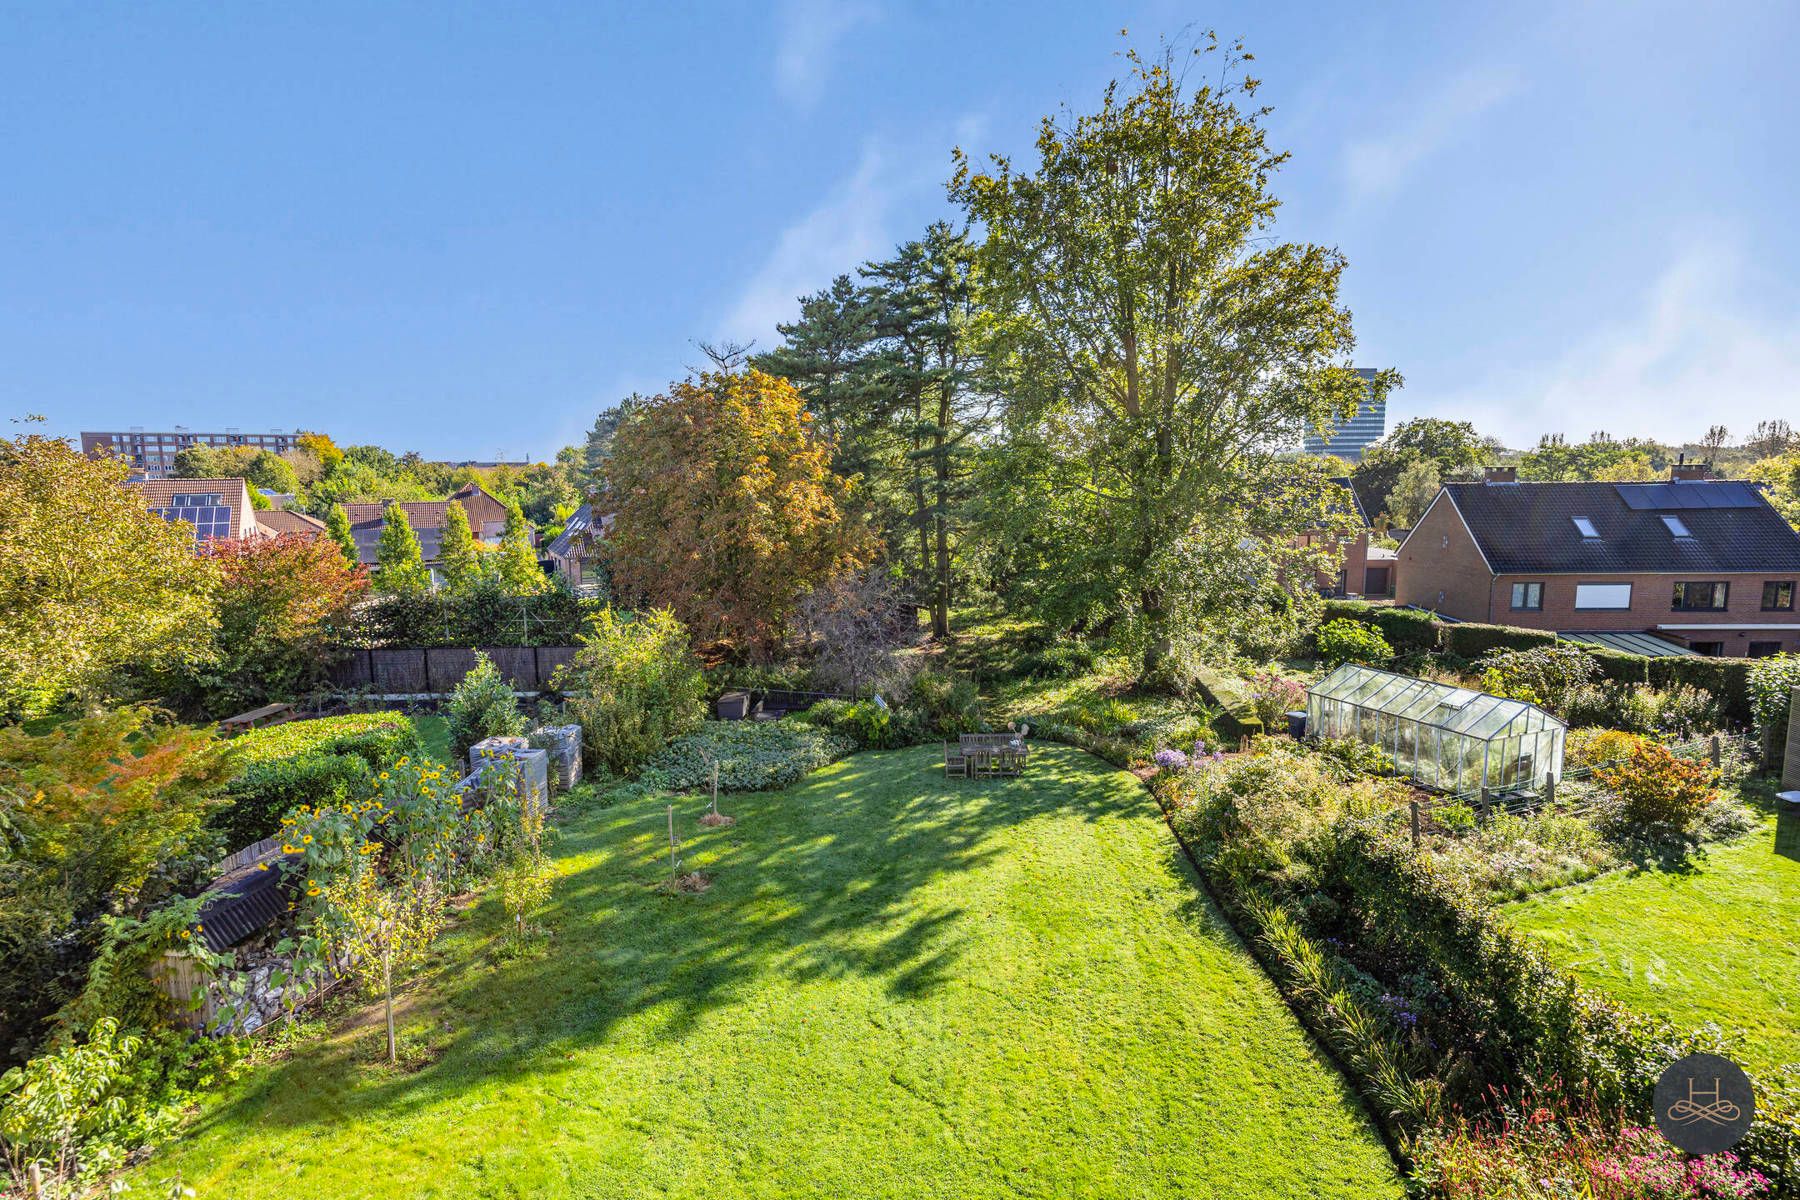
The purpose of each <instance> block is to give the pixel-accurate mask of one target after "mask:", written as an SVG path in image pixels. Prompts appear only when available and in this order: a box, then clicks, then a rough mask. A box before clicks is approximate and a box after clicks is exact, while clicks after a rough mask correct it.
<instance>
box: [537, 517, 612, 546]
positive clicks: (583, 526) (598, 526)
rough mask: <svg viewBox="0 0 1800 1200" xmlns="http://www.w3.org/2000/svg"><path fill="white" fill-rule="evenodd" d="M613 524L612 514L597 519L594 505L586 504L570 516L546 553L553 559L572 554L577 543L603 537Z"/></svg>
mask: <svg viewBox="0 0 1800 1200" xmlns="http://www.w3.org/2000/svg"><path fill="white" fill-rule="evenodd" d="M611 524H612V514H611V513H603V514H602V515H601V516H599V517H595V516H594V508H593V505H591V504H584V505H582V506H581V507H580V508H578V509H576V510H575V512H574V514H573V515H572V516H570V518H569V520H568V523H567V524H565V525H564V526H563V529H562V532H561V533H559V534H557V535H556V538H555V540H553V541H552V542H551V543H550V544H549V545H548V546H545V547H544V553H545V554H546V555H550V556H553V557H562V556H564V555H567V554H571V553H573V552H574V551H575V548H576V543H577V542H586V541H588V540H590V539H592V538H596V537H600V536H602V535H603V534H605V532H606V529H607V527H608V526H609V525H611Z"/></svg>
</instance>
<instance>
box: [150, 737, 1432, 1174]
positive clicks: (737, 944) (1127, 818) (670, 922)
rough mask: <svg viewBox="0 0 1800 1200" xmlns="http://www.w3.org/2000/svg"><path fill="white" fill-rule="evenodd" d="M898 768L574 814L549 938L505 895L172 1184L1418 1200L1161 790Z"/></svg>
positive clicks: (201, 1125)
mask: <svg viewBox="0 0 1800 1200" xmlns="http://www.w3.org/2000/svg"><path fill="white" fill-rule="evenodd" d="M937 764H938V759H937V752H936V749H935V748H925V749H914V750H902V751H892V752H887V753H881V754H863V755H858V756H855V757H853V758H850V759H848V760H846V761H844V762H841V763H838V764H835V765H833V766H831V767H827V768H825V769H824V770H822V771H820V772H818V773H816V774H815V775H813V776H811V777H809V778H808V779H807V780H806V781H804V782H803V783H801V784H800V785H798V786H796V787H794V788H792V789H790V790H788V791H786V792H777V793H765V794H756V795H736V796H731V797H728V798H726V799H724V800H723V801H722V802H721V808H722V809H723V810H724V811H726V812H728V813H730V814H732V815H734V816H735V817H736V818H737V820H738V824H737V825H736V826H735V827H730V828H724V829H717V830H706V829H703V828H701V827H699V826H698V825H697V824H696V819H697V818H698V817H699V816H700V815H701V813H702V811H703V808H702V805H701V804H700V803H699V802H697V801H696V800H693V799H681V800H679V801H677V806H678V828H679V831H680V835H681V838H682V848H681V856H682V859H683V869H684V870H695V869H698V870H700V871H703V872H705V873H706V874H707V875H709V876H710V877H711V880H712V885H711V887H710V889H709V890H707V891H706V892H704V893H702V894H698V895H672V894H669V893H667V892H665V891H662V890H659V888H658V886H657V885H658V883H659V881H660V880H662V879H664V878H665V877H666V876H667V874H668V853H669V851H668V840H667V832H666V824H665V822H666V815H665V812H666V810H665V807H664V801H663V800H662V799H661V798H651V799H649V800H647V801H644V802H639V803H633V804H629V805H623V806H620V807H618V808H613V809H603V810H595V811H591V812H588V813H585V814H582V815H579V816H576V817H573V818H571V819H568V820H567V821H566V822H565V826H564V829H563V835H562V837H561V840H560V842H559V844H558V846H557V857H558V865H559V869H560V873H561V878H560V879H559V882H558V888H557V892H556V895H555V897H554V899H553V900H552V901H551V904H550V906H549V909H548V911H547V913H546V921H547V923H548V924H549V925H550V927H551V928H552V930H553V936H552V939H551V941H550V943H549V945H548V948H547V949H544V950H542V951H540V952H538V953H536V954H535V955H528V956H525V957H522V958H521V957H509V956H507V955H505V954H503V953H501V952H500V950H499V943H498V934H499V929H500V924H501V914H500V913H499V912H498V911H497V908H496V906H495V904H494V903H493V902H492V901H488V902H486V903H484V904H483V905H482V906H480V907H479V908H478V909H476V910H475V911H474V912H473V913H472V914H471V915H470V917H469V918H468V919H467V920H466V921H465V922H464V923H463V924H462V926H460V927H459V928H458V929H457V930H456V931H455V932H453V933H452V934H451V935H449V937H448V938H447V939H446V942H445V944H444V947H443V950H442V953H441V955H440V960H441V961H440V962H439V964H438V966H437V967H436V969H435V973H434V977H433V978H432V979H431V980H429V981H428V983H426V984H422V985H420V986H419V987H418V988H416V989H415V993H414V996H415V999H414V1002H413V1003H412V1004H410V1005H409V1006H408V1011H407V1013H406V1015H405V1019H404V1022H403V1025H404V1033H405V1037H406V1038H407V1039H408V1040H409V1041H410V1042H411V1043H412V1044H413V1045H414V1046H415V1047H423V1052H424V1054H425V1055H426V1056H427V1057H431V1058H432V1059H433V1061H430V1062H429V1064H428V1065H425V1066H423V1067H422V1068H420V1069H418V1070H416V1071H414V1072H413V1073H410V1074H391V1073H389V1071H388V1070H387V1069H386V1068H385V1067H383V1066H380V1065H376V1064H373V1063H372V1062H371V1061H370V1060H372V1059H373V1058H374V1057H375V1056H376V1055H377V1053H378V1051H377V1046H378V1041H379V1037H380V1034H379V1031H378V1029H377V1027H376V1026H375V1024H373V1023H369V1024H366V1025H364V1026H363V1027H361V1028H359V1029H354V1030H349V1031H344V1032H340V1033H338V1034H336V1035H334V1036H333V1037H331V1038H329V1039H328V1040H325V1041H323V1042H320V1043H316V1044H312V1045H309V1046H307V1047H305V1048H303V1049H302V1050H300V1051H299V1052H298V1053H296V1054H295V1055H294V1056H293V1057H292V1058H291V1059H290V1060H288V1061H287V1062H285V1063H282V1064H277V1065H275V1066H272V1067H266V1068H263V1069H261V1070H260V1071H259V1072H258V1073H257V1074H255V1075H253V1076H251V1077H249V1078H247V1079H245V1080H243V1081H241V1082H240V1083H238V1084H237V1085H234V1087H233V1089H232V1090H231V1091H230V1092H229V1093H228V1094H227V1096H226V1097H225V1098H223V1099H222V1100H221V1101H220V1102H218V1103H216V1104H215V1105H213V1106H212V1108H211V1109H210V1110H209V1111H208V1112H206V1113H205V1114H203V1116H202V1117H201V1119H200V1120H199V1122H198V1124H197V1126H196V1128H195V1129H194V1131H193V1132H192V1133H191V1135H190V1137H189V1138H188V1140H187V1141H185V1142H184V1143H182V1144H180V1145H178V1146H175V1147H172V1148H170V1149H169V1150H168V1151H166V1152H165V1153H163V1154H162V1155H160V1156H159V1157H158V1158H157V1159H155V1160H153V1161H152V1162H150V1163H149V1164H147V1165H146V1166H145V1167H143V1168H142V1169H141V1170H140V1172H139V1178H140V1179H142V1180H145V1181H154V1180H160V1179H164V1178H168V1177H170V1176H172V1175H174V1174H175V1173H176V1172H179V1173H180V1175H181V1177H182V1179H183V1180H185V1181H186V1182H187V1183H188V1184H189V1185H191V1186H194V1187H196V1188H197V1189H198V1190H199V1193H200V1194H201V1195H203V1196H212V1195H219V1196H224V1195H229V1196H232V1197H238V1198H245V1200H254V1198H257V1197H281V1198H283V1200H292V1198H293V1197H298V1196H309V1197H310V1196H331V1197H353V1196H382V1197H398V1196H406V1197H413V1196H439V1197H459V1198H467V1197H487V1196H531V1197H570V1196H588V1197H605V1198H607V1200H619V1198H624V1197H636V1196H659V1197H660V1196H693V1197H703V1198H705V1200H722V1198H727V1197H829V1198H832V1200H837V1198H841V1197H858V1198H863V1197H907V1198H912V1197H926V1196H942V1197H965V1196H966V1197H980V1198H984V1200H985V1198H988V1197H1001V1196H1058V1197H1061V1196H1117V1197H1132V1198H1133V1200H1143V1198H1155V1197H1200V1196H1220V1197H1225V1196H1230V1197H1271V1198H1273V1197H1302V1196H1305V1197H1312V1196H1319V1197H1333V1196H1342V1197H1378V1196H1390V1197H1397V1196H1398V1195H1399V1193H1400V1186H1399V1183H1398V1181H1397V1179H1396V1177H1395V1174H1394V1171H1393V1168H1392V1165H1391V1163H1390V1162H1389V1160H1388V1158H1387V1156H1386V1155H1385V1153H1384V1152H1383V1150H1382V1148H1381V1146H1380V1144H1379V1142H1378V1141H1377V1140H1376V1138H1375V1137H1374V1135H1373V1133H1372V1132H1371V1130H1370V1128H1369V1126H1368V1124H1367V1122H1366V1121H1365V1119H1364V1117H1363V1115H1362V1114H1361V1112H1360V1110H1359V1109H1358V1108H1357V1107H1356V1106H1355V1104H1354V1102H1353V1101H1352V1099H1351V1098H1350V1096H1349V1094H1348V1090H1347V1088H1346V1086H1345V1084H1344V1083H1343V1081H1342V1080H1341V1078H1340V1077H1339V1076H1338V1075H1336V1074H1335V1073H1334V1072H1333V1071H1332V1070H1331V1068H1330V1067H1329V1066H1328V1065H1327V1064H1325V1063H1324V1062H1322V1061H1321V1060H1320V1058H1319V1056H1318V1054H1317V1053H1316V1051H1315V1050H1314V1048H1313V1046H1312V1045H1311V1044H1310V1043H1309V1042H1308V1041H1307V1039H1306V1038H1305V1037H1304V1035H1303V1034H1302V1033H1301V1031H1300V1030H1299V1028H1298V1027H1297V1026H1296V1024H1295V1022H1294V1020H1293V1019H1292V1017H1291V1015H1290V1014H1289V1013H1288V1011H1287V1010H1286V1009H1285V1008H1284V1007H1283V1006H1282V1004H1281V1002H1280V1000H1279V998H1278V997H1277V995H1276V993H1275V990H1274V988H1273V987H1272V986H1271V985H1270V983H1269V982H1268V981H1267V980H1266V979H1265V978H1264V977H1263V976H1262V975H1261V974H1260V973H1259V972H1258V970H1257V968H1256V966H1255V964H1254V963H1253V961H1252V960H1251V959H1250V958H1249V957H1248V955H1247V954H1246V953H1245V951H1244V950H1243V948H1242V947H1241V946H1240V945H1239V944H1238V943H1237V941H1236V940H1235V938H1234V937H1233V936H1232V935H1231V933H1230V932H1229V930H1228V929H1227V928H1225V927H1224V926H1223V924H1222V922H1221V920H1220V918H1219V917H1218V915H1217V913H1216V912H1215V911H1214V910H1213V909H1212V908H1211V907H1210V906H1209V905H1208V904H1207V903H1206V902H1205V900H1204V899H1203V893H1202V892H1201V891H1200V889H1199V887H1198V886H1197V884H1196V881H1195V879H1194V878H1193V876H1192V874H1191V871H1190V869H1189V867H1188V866H1187V864H1186V862H1185V860H1184V859H1182V858H1181V857H1179V855H1178V853H1177V852H1176V850H1175V848H1174V845H1173V842H1172V839H1171V837H1170V835H1169V833H1168V830H1167V828H1166V827H1165V826H1164V825H1163V824H1162V823H1161V821H1160V820H1159V819H1158V818H1157V816H1156V813H1155V809H1154V806H1153V804H1152V802H1151V801H1150V799H1149V798H1148V796H1147V795H1146V794H1145V793H1144V791H1143V790H1142V789H1141V788H1140V787H1139V786H1138V785H1137V783H1136V781H1135V780H1133V779H1132V778H1130V777H1129V776H1127V775H1124V774H1121V773H1119V772H1116V771H1114V770H1112V769H1111V768H1109V767H1107V766H1106V765H1105V764H1103V763H1101V762H1099V761H1098V760H1095V759H1093V758H1090V757H1088V756H1086V755H1083V754H1080V753H1078V752H1075V751H1072V750H1068V749H1065V748H1062V747H1045V748H1043V749H1042V750H1041V751H1040V752H1038V753H1036V754H1034V756H1033V761H1032V765H1031V772H1030V775H1029V777H1027V778H1024V779H1019V780H1009V781H992V782H981V781H966V780H959V781H952V782H946V781H945V780H944V779H943V778H942V775H941V770H940V768H939V767H938V765H937Z"/></svg>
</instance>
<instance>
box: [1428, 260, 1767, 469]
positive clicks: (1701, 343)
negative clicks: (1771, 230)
mask: <svg viewBox="0 0 1800 1200" xmlns="http://www.w3.org/2000/svg"><path fill="white" fill-rule="evenodd" d="M1757 290H1758V289H1757V286H1756V280H1755V279H1754V277H1753V270H1752V267H1751V263H1750V260H1749V258H1748V257H1747V255H1746V254H1745V253H1744V251H1743V249H1742V248H1741V246H1740V245H1739V244H1738V243H1737V242H1735V241H1731V240H1721V239H1718V238H1705V239H1700V240H1695V241H1690V242H1689V243H1688V244H1686V245H1685V246H1683V247H1682V248H1681V249H1680V250H1679V251H1678V252H1677V253H1676V254H1675V255H1674V257H1673V258H1672V260H1671V261H1670V263H1669V265H1668V266H1667V267H1666V268H1665V269H1664V270H1663V271H1662V273H1661V274H1660V275H1659V276H1658V277H1657V278H1656V280H1655V282H1654V283H1653V284H1652V285H1651V286H1650V288H1649V289H1648V291H1647V293H1646V295H1645V302H1644V305H1643V307H1642V309H1641V310H1640V311H1639V312H1637V313H1636V314H1634V315H1632V316H1631V317H1629V318H1627V319H1624V320H1618V321H1612V322H1607V323H1604V324H1601V325H1599V326H1597V327H1596V328H1594V329H1593V330H1591V331H1589V332H1588V333H1586V334H1585V335H1581V336H1578V337H1577V338H1576V339H1575V340H1574V341H1573V342H1572V343H1571V344H1570V345H1569V346H1568V347H1567V348H1566V349H1565V350H1563V351H1561V352H1559V353H1557V354H1555V355H1553V356H1546V358H1544V359H1543V360H1541V361H1539V362H1535V363H1526V364H1523V365H1520V366H1517V367H1514V368H1512V369H1509V370H1506V371H1503V372H1498V373H1496V374H1495V375H1493V376H1492V377H1490V378H1488V379H1486V380H1484V381H1482V382H1481V383H1480V384H1479V385H1477V386H1476V387H1475V388H1473V389H1471V390H1470V391H1469V392H1468V393H1465V394H1463V395H1460V396H1456V395H1453V396H1450V397H1449V398H1448V399H1447V400H1446V401H1445V402H1444V403H1442V404H1436V403H1434V404H1433V405H1432V406H1431V407H1432V408H1433V410H1434V411H1435V412H1436V413H1437V414H1438V415H1441V416H1451V417H1455V418H1457V419H1460V420H1472V421H1474V422H1475V425H1476V428H1478V429H1480V430H1481V431H1482V432H1483V433H1493V434H1496V435H1498V436H1499V437H1500V438H1502V439H1503V440H1504V441H1506V442H1507V443H1508V444H1510V445H1515V446H1525V445H1531V444H1534V443H1535V442H1536V440H1537V438H1538V436H1539V435H1540V434H1544V433H1558V432H1560V433H1563V434H1565V435H1567V436H1568V437H1569V439H1570V440H1571V441H1575V440H1582V439H1585V438H1586V437H1587V435H1588V434H1590V433H1592V432H1594V431H1595V430H1605V431H1607V432H1609V433H1612V434H1614V435H1615V436H1619V437H1624V436H1627V435H1636V436H1640V437H1654V438H1657V439H1659V440H1662V441H1674V442H1682V441H1693V440H1697V439H1698V438H1699V437H1700V436H1701V435H1702V434H1703V433H1705V431H1706V427H1707V426H1709V425H1713V424H1723V425H1725V426H1727V427H1728V428H1729V429H1730V430H1731V432H1732V436H1733V437H1734V438H1736V437H1742V436H1743V435H1744V434H1747V433H1749V432H1750V431H1751V429H1752V428H1753V427H1754V426H1755V425H1756V423H1757V422H1758V421H1762V420H1767V419H1770V418H1774V417H1779V416H1783V415H1788V416H1791V415H1792V413H1793V412H1794V410H1795V407H1796V401H1795V396H1796V387H1797V386H1800V385H1797V383H1796V381H1800V311H1786V312H1782V311H1773V312H1772V311H1770V310H1769V308H1768V306H1767V304H1766V303H1763V304H1759V303H1758V301H1757V299H1756V296H1755V293H1756V292H1757Z"/></svg>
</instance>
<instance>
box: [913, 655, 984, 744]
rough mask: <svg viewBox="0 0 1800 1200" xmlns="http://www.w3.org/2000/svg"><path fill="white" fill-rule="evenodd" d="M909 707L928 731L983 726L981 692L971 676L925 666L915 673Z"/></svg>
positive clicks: (942, 732)
mask: <svg viewBox="0 0 1800 1200" xmlns="http://www.w3.org/2000/svg"><path fill="white" fill-rule="evenodd" d="M906 707H907V709H908V711H910V712H912V713H914V714H915V715H916V716H917V717H918V721H919V725H920V727H921V728H922V729H923V731H924V732H925V733H927V734H937V735H949V734H957V733H971V732H974V731H976V730H979V729H981V727H982V717H981V692H980V689H978V688H977V687H976V686H975V682H974V680H972V679H967V678H965V677H963V676H961V675H953V674H951V673H949V672H947V671H936V670H931V669H926V670H923V671H920V672H919V673H918V674H917V675H914V676H913V681H912V692H911V693H910V694H909V695H908V696H907V698H906Z"/></svg>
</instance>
